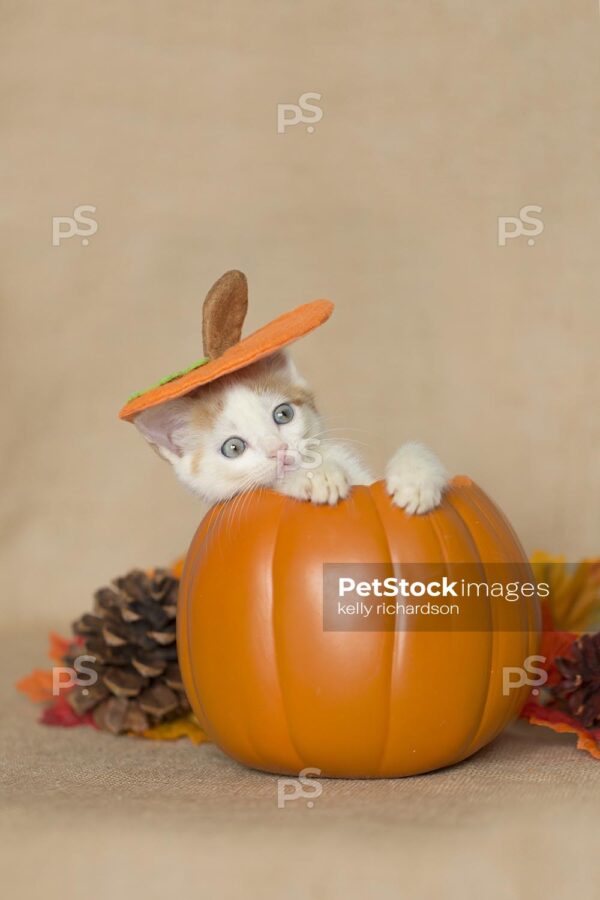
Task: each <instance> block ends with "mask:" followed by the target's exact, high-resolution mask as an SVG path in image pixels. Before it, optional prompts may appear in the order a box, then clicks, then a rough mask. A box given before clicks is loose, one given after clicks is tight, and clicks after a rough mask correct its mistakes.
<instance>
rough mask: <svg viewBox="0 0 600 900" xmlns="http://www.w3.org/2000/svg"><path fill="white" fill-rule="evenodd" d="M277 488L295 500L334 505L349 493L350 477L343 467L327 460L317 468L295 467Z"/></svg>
mask: <svg viewBox="0 0 600 900" xmlns="http://www.w3.org/2000/svg"><path fill="white" fill-rule="evenodd" d="M277 490H278V491H280V493H282V494H287V496H288V497H295V499H296V500H310V501H311V503H328V504H329V505H330V506H335V504H336V503H337V502H338V501H339V500H343V499H344V497H347V496H348V494H349V493H350V479H349V477H348V474H347V473H346V471H345V469H343V468H342V466H340V465H338V463H335V462H327V463H324V464H323V465H322V466H319V468H318V469H297V470H296V471H295V472H289V473H288V474H287V475H286V476H285V478H284V479H283V481H282V482H281V483H280V484H279V485H278V486H277Z"/></svg>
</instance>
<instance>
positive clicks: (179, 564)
mask: <svg viewBox="0 0 600 900" xmlns="http://www.w3.org/2000/svg"><path fill="white" fill-rule="evenodd" d="M184 563H185V556H180V557H179V559H177V560H175V562H174V563H173V565H172V566H171V574H172V575H173V578H179V579H181V574H182V572H183V564H184Z"/></svg>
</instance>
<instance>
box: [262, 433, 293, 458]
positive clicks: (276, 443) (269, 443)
mask: <svg viewBox="0 0 600 900" xmlns="http://www.w3.org/2000/svg"><path fill="white" fill-rule="evenodd" d="M264 447H265V453H266V454H267V456H268V457H269V458H270V459H277V457H278V456H279V454H280V453H284V452H285V451H286V450H287V448H288V445H287V444H286V443H285V441H282V440H280V439H279V438H276V437H273V438H267V439H266V440H265V442H264Z"/></svg>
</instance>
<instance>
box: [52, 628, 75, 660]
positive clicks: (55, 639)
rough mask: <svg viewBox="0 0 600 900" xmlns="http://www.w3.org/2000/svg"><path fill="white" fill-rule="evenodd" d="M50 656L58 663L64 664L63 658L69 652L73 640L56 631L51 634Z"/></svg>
mask: <svg viewBox="0 0 600 900" xmlns="http://www.w3.org/2000/svg"><path fill="white" fill-rule="evenodd" d="M49 641H50V644H49V647H48V657H49V659H51V660H52V662H54V663H56V664H57V665H63V659H64V657H65V656H66V654H67V653H68V650H69V647H70V646H71V642H70V641H69V639H68V638H64V637H61V636H60V634H57V633H56V632H55V631H51V632H50V635H49Z"/></svg>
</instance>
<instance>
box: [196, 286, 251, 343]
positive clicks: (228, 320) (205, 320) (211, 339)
mask: <svg viewBox="0 0 600 900" xmlns="http://www.w3.org/2000/svg"><path fill="white" fill-rule="evenodd" d="M247 311H248V282H247V281H246V276H245V275H244V273H243V272H238V271H237V269H232V271H231V272H225V274H224V275H221V277H220V278H219V280H218V281H215V283H214V284H213V286H212V287H211V289H210V291H209V292H208V294H207V295H206V299H205V301H204V305H203V307H202V343H203V345H204V355H205V356H208V358H209V359H215V357H217V356H221V355H222V354H223V353H224V352H225V351H226V350H228V349H229V347H232V346H233V344H237V342H238V341H239V339H240V337H241V336H242V326H243V324H244V319H245V318H246V312H247Z"/></svg>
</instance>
